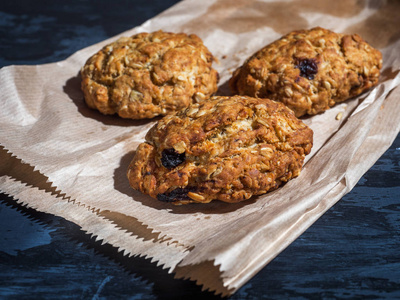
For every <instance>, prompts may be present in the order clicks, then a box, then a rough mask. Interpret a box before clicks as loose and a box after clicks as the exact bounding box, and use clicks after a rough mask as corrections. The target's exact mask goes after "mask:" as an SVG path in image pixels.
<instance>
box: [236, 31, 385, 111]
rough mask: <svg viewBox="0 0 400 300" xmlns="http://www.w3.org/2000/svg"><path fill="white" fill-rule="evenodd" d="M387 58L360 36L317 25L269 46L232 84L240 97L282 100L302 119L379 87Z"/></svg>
mask: <svg viewBox="0 0 400 300" xmlns="http://www.w3.org/2000/svg"><path fill="white" fill-rule="evenodd" d="M381 67H382V54H381V53H380V52H379V51H378V50H376V49H374V48H372V47H371V46H370V45H369V44H368V43H366V42H365V41H364V40H363V39H362V38H361V37H360V36H358V35H357V34H354V35H343V34H337V33H334V32H332V31H329V30H326V29H323V28H320V27H317V28H313V29H311V30H300V31H294V32H291V33H289V34H287V35H286V36H284V37H282V38H281V39H279V40H277V41H275V42H273V43H272V44H269V45H267V46H266V47H264V48H263V49H261V50H259V51H258V52H256V53H255V54H254V55H252V56H251V57H250V58H249V59H247V61H246V62H245V63H244V64H243V66H241V67H240V68H238V69H237V70H236V71H235V72H234V73H233V76H232V78H231V79H230V81H229V84H230V87H231V89H232V90H233V91H234V93H237V94H240V95H248V96H253V97H260V98H263V97H266V98H270V99H273V100H277V101H281V102H283V103H284V104H286V105H287V106H288V107H289V108H291V109H292V110H293V111H294V112H295V114H296V116H297V117H300V116H302V115H305V114H309V115H314V114H317V113H320V112H323V111H325V110H327V109H329V108H330V107H332V106H333V105H335V103H338V102H342V101H344V100H346V99H349V98H351V97H354V96H356V95H359V94H361V93H362V92H364V91H366V90H368V89H369V88H371V87H372V86H374V85H376V84H377V83H378V77H379V70H380V69H381Z"/></svg>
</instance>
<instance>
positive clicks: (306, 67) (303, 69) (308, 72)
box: [296, 58, 318, 79]
mask: <svg viewBox="0 0 400 300" xmlns="http://www.w3.org/2000/svg"><path fill="white" fill-rule="evenodd" d="M296 68H297V69H300V76H301V77H305V78H307V79H314V75H315V74H317V73H318V65H317V62H316V61H315V59H314V58H302V59H298V60H297V62H296Z"/></svg>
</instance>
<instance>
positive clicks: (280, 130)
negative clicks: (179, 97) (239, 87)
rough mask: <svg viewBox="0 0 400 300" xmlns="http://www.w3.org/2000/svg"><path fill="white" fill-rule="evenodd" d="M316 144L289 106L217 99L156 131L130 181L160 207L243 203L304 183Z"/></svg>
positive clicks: (164, 121) (133, 164)
mask: <svg viewBox="0 0 400 300" xmlns="http://www.w3.org/2000/svg"><path fill="white" fill-rule="evenodd" d="M312 138H313V132H312V130H311V129H310V128H308V127H307V126H306V125H305V124H304V123H303V122H302V121H300V120H299V119H297V118H296V117H295V115H294V113H293V112H292V111H291V110H290V109H288V108H287V107H286V106H284V105H283V104H281V103H278V102H274V101H271V100H268V99H257V98H251V97H246V96H233V97H212V98H211V99H210V100H209V101H205V102H202V103H195V104H192V105H190V106H189V107H188V108H186V109H183V110H181V111H179V112H178V113H177V114H170V115H167V116H165V117H164V118H162V119H161V120H160V121H159V122H158V123H157V124H156V125H154V126H153V127H152V128H151V129H150V130H149V132H148V133H147V135H146V142H144V143H142V144H140V145H139V147H138V148H137V150H136V153H135V156H134V158H133V160H132V162H131V163H130V166H129V168H128V173H127V175H128V178H129V182H130V185H131V186H132V187H133V188H134V189H136V190H139V191H141V192H143V193H145V194H148V195H150V196H151V197H153V198H157V199H158V200H160V201H165V202H172V203H174V204H187V203H191V202H197V203H207V202H210V201H211V200H214V199H218V200H221V201H224V202H239V201H243V200H246V199H248V198H250V197H251V196H253V195H260V194H264V193H266V192H268V191H271V190H274V189H276V188H277V187H278V186H279V185H281V184H282V183H284V182H286V181H288V180H290V179H291V178H293V177H296V176H298V175H299V173H300V170H301V168H302V165H303V161H304V157H305V155H306V154H308V153H309V152H310V150H311V147H312Z"/></svg>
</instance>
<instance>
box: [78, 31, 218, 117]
mask: <svg viewBox="0 0 400 300" xmlns="http://www.w3.org/2000/svg"><path fill="white" fill-rule="evenodd" d="M212 62H213V56H212V54H211V53H210V52H209V51H208V49H207V48H206V47H205V46H204V45H203V42H202V41H201V39H200V38H199V37H197V36H196V35H194V34H191V35H186V34H184V33H168V32H163V31H157V32H153V33H139V34H136V35H134V36H132V37H123V38H120V39H119V40H117V41H116V42H114V43H112V44H109V45H107V46H105V47H104V48H103V49H101V50H100V51H99V52H98V53H96V54H95V55H93V56H92V57H90V58H89V59H88V61H87V62H86V64H85V66H84V67H83V68H82V70H81V76H82V90H83V93H84V96H85V100H86V103H87V104H88V106H89V107H91V108H94V109H98V110H99V111H100V112H102V113H103V114H115V113H117V114H118V115H119V116H120V117H123V118H131V119H144V118H152V117H155V116H158V115H165V114H167V113H169V112H172V111H176V110H179V109H181V108H184V107H187V106H188V105H189V104H191V103H192V102H193V100H194V101H202V100H205V99H208V98H209V97H210V96H211V95H212V94H213V93H214V92H215V91H216V90H217V83H218V73H217V71H216V70H214V69H212V67H211V65H212Z"/></svg>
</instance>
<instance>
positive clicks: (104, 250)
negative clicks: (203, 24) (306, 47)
mask: <svg viewBox="0 0 400 300" xmlns="http://www.w3.org/2000/svg"><path fill="white" fill-rule="evenodd" d="M176 2H177V1H172V0H168V1H164V0H157V1H145V0H135V1H120V0H118V1H106V0H102V1H67V0H63V1H50V0H49V1H28V0H24V1H21V0H15V1H1V2H0V66H6V65H11V64H41V63H47V62H54V61H59V60H62V59H65V58H66V57H68V56H69V55H70V54H72V53H74V52H75V51H77V50H79V49H81V48H83V47H86V46H88V45H91V44H94V43H96V42H99V41H101V40H104V39H106V38H109V37H111V36H114V35H116V34H118V33H120V32H122V31H125V30H127V29H130V28H132V27H135V26H137V25H139V24H141V23H143V22H144V21H146V20H147V19H149V18H151V17H153V16H154V15H156V14H158V13H159V12H161V11H163V10H165V9H166V8H168V7H170V6H171V5H173V4H174V3H176ZM0 163H1V162H0ZM212 297H213V296H212V294H211V293H208V292H201V290H200V288H198V287H197V286H195V285H194V284H193V283H191V282H189V281H183V280H174V279H173V278H172V275H170V274H167V272H166V271H164V270H162V269H161V268H159V267H156V266H155V265H154V264H151V263H150V262H149V261H148V260H145V259H142V258H131V259H127V258H126V257H123V256H122V255H121V254H119V253H118V252H117V251H116V249H115V248H113V247H111V246H109V245H103V246H102V245H101V244H100V243H99V242H95V241H94V239H91V238H90V237H89V236H87V235H85V234H84V233H83V232H81V231H80V229H79V227H78V226H77V225H75V224H73V223H70V222H67V221H65V220H64V219H62V218H58V217H55V216H52V215H48V214H44V213H38V212H36V211H34V210H32V209H28V208H26V207H23V206H19V205H16V204H15V203H14V201H12V200H11V199H10V198H8V197H6V196H5V195H4V194H0V298H1V299H60V298H61V299H63V298H67V299H189V298H190V299H195V298H206V299H209V298H212ZM231 298H232V299H262V298H263V299H282V298H293V299H309V298H316V299H321V298H323V299H337V298H345V299H350V298H351V299H354V298H359V299H381V298H387V299H395V298H400V137H397V139H396V141H395V142H394V144H393V145H392V146H391V147H390V149H389V150H388V151H387V152H386V153H385V154H384V155H383V156H382V157H381V158H380V159H379V160H378V162H377V163H376V164H375V165H374V166H373V167H372V168H371V169H370V170H369V171H368V172H367V173H366V174H365V175H364V176H363V177H362V179H361V180H360V182H359V183H358V185H357V186H356V187H355V188H354V189H353V190H352V191H351V192H350V193H349V194H348V195H346V196H345V197H344V198H343V199H342V200H341V201H339V203H337V204H336V205H335V206H334V207H333V208H332V209H330V210H329V211H328V212H327V213H326V214H325V215H324V216H322V217H321V218H320V219H319V220H318V221H317V222H316V223H315V224H314V225H313V226H311V227H310V228H309V229H308V230H307V231H306V232H305V233H304V234H303V235H302V236H301V237H300V238H298V239H297V240H296V241H295V242H294V243H292V244H291V245H290V246H289V247H288V248H287V249H286V250H285V251H284V252H283V253H281V254H280V255H279V256H278V257H277V258H276V259H275V260H274V261H272V262H271V263H270V264H269V265H268V266H266V267H265V268H264V269H263V270H261V271H260V272H259V273H258V274H257V275H256V276H255V277H254V278H252V279H251V280H250V281H249V282H248V283H247V284H246V285H245V286H243V287H242V288H241V289H240V290H239V291H238V292H237V293H236V294H235V295H233V296H232V297H231Z"/></svg>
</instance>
